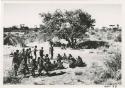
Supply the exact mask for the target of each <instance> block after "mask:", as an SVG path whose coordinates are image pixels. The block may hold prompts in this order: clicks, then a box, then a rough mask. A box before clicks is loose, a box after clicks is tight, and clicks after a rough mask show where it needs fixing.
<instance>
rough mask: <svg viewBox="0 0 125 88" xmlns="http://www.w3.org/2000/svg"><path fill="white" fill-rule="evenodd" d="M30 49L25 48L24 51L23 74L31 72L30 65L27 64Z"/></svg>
mask: <svg viewBox="0 0 125 88" xmlns="http://www.w3.org/2000/svg"><path fill="white" fill-rule="evenodd" d="M27 51H28V50H26V51H25V49H23V52H22V61H23V62H22V70H23V74H24V76H26V73H27V72H29V68H28V65H27V53H26V52H27Z"/></svg>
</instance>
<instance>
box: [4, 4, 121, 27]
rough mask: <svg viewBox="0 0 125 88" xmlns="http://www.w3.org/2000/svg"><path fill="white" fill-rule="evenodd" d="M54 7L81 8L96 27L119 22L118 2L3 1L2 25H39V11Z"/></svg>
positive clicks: (64, 8) (51, 9) (50, 9)
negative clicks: (93, 21)
mask: <svg viewBox="0 0 125 88" xmlns="http://www.w3.org/2000/svg"><path fill="white" fill-rule="evenodd" d="M56 9H61V10H75V9H82V10H84V11H86V12H88V13H89V14H91V15H92V18H94V19H96V23H95V25H96V27H102V26H108V25H110V24H115V25H116V24H121V21H122V20H121V16H122V13H121V12H122V11H121V5H120V4H84V3H4V16H3V19H4V21H3V24H4V27H11V26H13V25H19V24H25V25H26V26H29V27H34V25H38V26H39V25H40V24H41V23H42V19H41V17H40V16H39V13H42V12H44V13H46V12H53V11H55V10H56Z"/></svg>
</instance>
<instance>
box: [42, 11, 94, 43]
mask: <svg viewBox="0 0 125 88" xmlns="http://www.w3.org/2000/svg"><path fill="white" fill-rule="evenodd" d="M40 15H41V17H42V18H43V23H44V25H45V27H46V30H47V33H49V34H54V35H56V36H58V37H59V38H61V39H66V40H67V41H68V42H69V44H70V45H74V44H75V43H76V41H75V39H77V38H81V37H83V35H84V34H85V32H87V31H88V30H87V29H89V28H90V27H92V26H93V24H94V23H95V19H92V17H91V15H90V14H88V13H87V12H84V11H82V10H81V9H78V10H74V11H67V10H66V11H65V12H62V11H61V10H56V11H55V12H54V13H40Z"/></svg>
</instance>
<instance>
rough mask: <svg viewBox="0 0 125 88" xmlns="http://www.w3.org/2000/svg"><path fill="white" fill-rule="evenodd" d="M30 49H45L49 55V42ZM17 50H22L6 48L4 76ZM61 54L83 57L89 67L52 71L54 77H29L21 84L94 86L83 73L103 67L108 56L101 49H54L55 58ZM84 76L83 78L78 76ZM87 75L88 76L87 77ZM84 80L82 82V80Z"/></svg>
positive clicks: (9, 68)
mask: <svg viewBox="0 0 125 88" xmlns="http://www.w3.org/2000/svg"><path fill="white" fill-rule="evenodd" d="M28 45H29V46H30V47H33V46H35V45H37V46H38V49H40V48H41V47H44V50H45V52H44V53H45V54H47V53H48V54H49V47H48V46H49V44H48V43H47V42H45V43H42V44H39V43H36V42H35V43H31V44H28ZM16 49H19V50H20V49H21V48H20V47H11V46H4V76H6V75H7V71H8V70H11V66H12V63H11V62H12V57H10V56H9V54H10V53H11V52H12V51H15V50H16ZM58 53H60V54H61V55H63V54H64V53H66V55H69V54H72V56H74V57H75V58H76V57H78V56H81V57H82V59H83V61H84V62H85V63H86V64H87V67H81V68H80V67H77V68H74V69H71V68H67V69H64V70H56V71H52V72H51V74H53V76H46V75H45V76H39V77H35V78H34V77H32V76H30V77H28V78H23V79H22V80H21V84H36V85H37V84H38V85H39V84H40V85H44V84H49V85H54V84H92V82H91V81H90V80H86V78H85V77H87V75H86V74H84V75H83V73H84V72H85V71H86V70H87V69H89V67H91V66H92V65H93V64H96V65H97V66H100V67H103V66H104V65H103V61H104V57H106V56H107V54H106V53H104V52H103V51H102V50H99V49H81V50H73V49H69V48H68V49H66V50H62V49H61V48H59V47H54V58H55V57H56V56H57V54H58ZM81 72H82V73H81ZM77 73H78V74H80V73H81V74H82V75H81V76H79V75H77ZM54 74H55V75H54ZM85 75H86V76H85ZM81 78H82V81H80V79H81Z"/></svg>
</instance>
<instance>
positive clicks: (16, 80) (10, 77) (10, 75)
mask: <svg viewBox="0 0 125 88" xmlns="http://www.w3.org/2000/svg"><path fill="white" fill-rule="evenodd" d="M20 82H21V78H20V77H16V76H14V75H13V71H12V70H11V71H8V75H7V76H6V77H3V83H4V84H19V83H20Z"/></svg>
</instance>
